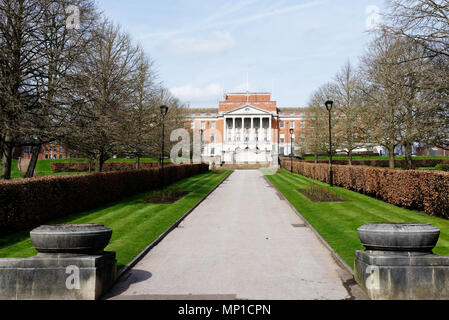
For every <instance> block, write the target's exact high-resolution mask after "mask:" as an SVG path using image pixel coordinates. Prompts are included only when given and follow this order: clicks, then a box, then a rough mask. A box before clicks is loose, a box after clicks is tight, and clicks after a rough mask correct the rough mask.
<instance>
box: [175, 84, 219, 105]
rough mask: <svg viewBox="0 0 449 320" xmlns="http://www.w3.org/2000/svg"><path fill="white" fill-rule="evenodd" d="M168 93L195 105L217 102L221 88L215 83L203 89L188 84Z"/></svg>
mask: <svg viewBox="0 0 449 320" xmlns="http://www.w3.org/2000/svg"><path fill="white" fill-rule="evenodd" d="M170 92H171V93H172V94H173V95H174V96H176V97H177V98H178V99H180V100H181V101H183V102H192V103H197V102H208V101H212V100H218V99H219V98H220V97H221V95H222V94H223V88H222V87H221V86H220V85H218V84H216V83H211V84H209V85H208V86H206V87H204V88H198V87H193V86H192V85H190V84H188V85H185V86H181V87H177V88H172V89H170Z"/></svg>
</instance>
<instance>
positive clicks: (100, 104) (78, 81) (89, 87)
mask: <svg viewBox="0 0 449 320" xmlns="http://www.w3.org/2000/svg"><path fill="white" fill-rule="evenodd" d="M139 53H140V49H139V48H138V47H136V46H135V45H133V43H132V41H131V39H130V37H129V35H128V34H126V33H124V32H123V31H121V30H120V28H119V27H118V26H115V25H113V24H112V23H111V22H109V21H107V20H105V21H103V22H102V23H101V25H100V27H99V29H98V30H97V31H96V35H95V40H94V41H93V42H92V43H91V46H90V48H89V50H87V51H86V52H85V53H84V54H83V62H82V63H81V64H80V65H79V70H78V71H77V74H76V76H75V77H74V86H75V87H76V90H77V92H76V95H75V101H74V104H76V105H79V108H78V112H79V118H78V119H77V120H76V121H73V123H72V130H71V134H70V135H69V136H67V137H66V138H65V139H64V142H65V144H66V145H67V146H68V147H69V148H70V149H72V150H77V151H79V152H80V153H81V154H82V155H84V156H85V157H86V158H88V159H90V160H91V161H95V171H97V172H100V171H102V168H103V164H104V162H106V161H107V160H108V159H109V158H110V157H111V156H113V155H114V154H115V152H116V151H117V144H116V140H115V137H116V131H117V130H119V123H120V122H121V121H122V118H121V117H122V115H123V112H126V110H128V109H129V108H131V107H132V104H133V95H134V94H135V90H136V86H134V85H133V84H134V83H135V82H134V80H135V79H136V74H137V73H138V67H139Z"/></svg>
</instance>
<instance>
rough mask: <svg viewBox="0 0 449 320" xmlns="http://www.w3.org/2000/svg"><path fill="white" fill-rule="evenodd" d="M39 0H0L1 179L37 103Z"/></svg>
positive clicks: (8, 169)
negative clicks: (35, 86) (25, 122)
mask: <svg viewBox="0 0 449 320" xmlns="http://www.w3.org/2000/svg"><path fill="white" fill-rule="evenodd" d="M42 14H43V10H42V1H39V0H2V1H0V43H1V47H0V95H1V98H0V101H1V102H2V103H1V110H0V121H1V127H2V131H3V154H2V174H1V179H10V178H11V162H12V153H13V149H14V146H15V145H16V143H17V142H18V141H19V140H20V139H21V138H23V136H24V135H23V131H22V126H23V124H22V120H23V119H24V118H26V117H27V115H29V114H30V112H32V111H33V110H34V109H35V108H36V105H37V102H38V95H37V93H36V92H35V88H34V84H35V83H36V79H35V75H36V74H38V73H39V66H40V65H41V64H40V57H41V56H40V53H39V49H40V44H41V40H40V39H39V38H38V37H37V36H36V34H37V33H38V32H39V27H40V25H39V23H36V22H38V21H41V19H42Z"/></svg>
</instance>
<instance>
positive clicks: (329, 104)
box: [325, 100, 334, 187]
mask: <svg viewBox="0 0 449 320" xmlns="http://www.w3.org/2000/svg"><path fill="white" fill-rule="evenodd" d="M325 105H326V109H327V111H328V112H329V185H330V186H331V187H333V186H334V177H333V172H332V118H331V112H332V106H333V105H334V102H333V101H332V100H328V101H326V103H325Z"/></svg>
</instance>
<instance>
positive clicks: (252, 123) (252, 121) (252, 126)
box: [249, 117, 255, 141]
mask: <svg viewBox="0 0 449 320" xmlns="http://www.w3.org/2000/svg"><path fill="white" fill-rule="evenodd" d="M254 136H255V134H254V117H251V128H250V129H249V140H250V141H254V140H255V139H254Z"/></svg>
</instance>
